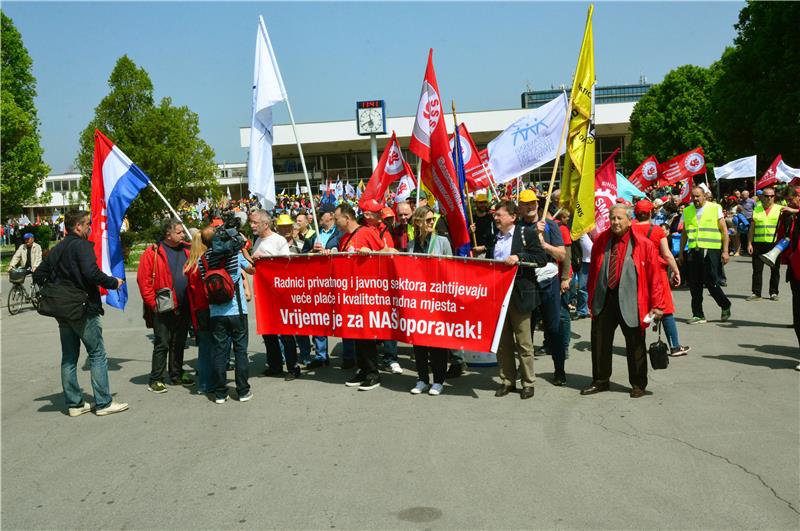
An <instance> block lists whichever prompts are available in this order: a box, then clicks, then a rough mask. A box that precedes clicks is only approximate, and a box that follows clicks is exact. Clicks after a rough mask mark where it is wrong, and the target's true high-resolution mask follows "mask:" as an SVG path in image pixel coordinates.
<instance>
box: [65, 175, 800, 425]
mask: <svg viewBox="0 0 800 531" xmlns="http://www.w3.org/2000/svg"><path fill="white" fill-rule="evenodd" d="M665 192H669V191H661V192H660V193H656V194H650V195H651V196H652V198H651V197H641V198H636V197H634V198H633V200H632V201H626V200H623V199H620V200H618V201H617V204H615V205H614V207H613V208H612V209H611V212H610V228H609V229H608V230H607V231H604V232H603V233H600V234H597V233H596V232H592V233H589V234H584V235H582V236H581V237H580V238H579V239H577V240H575V241H573V240H572V238H571V236H570V213H569V211H568V210H566V209H562V208H559V204H558V199H559V197H558V191H556V192H554V194H553V197H551V201H550V208H549V209H548V212H545V211H544V210H545V205H544V203H545V198H544V197H543V195H542V194H541V193H540V192H539V190H537V189H535V188H533V189H523V190H521V191H520V193H519V194H518V195H517V194H513V196H512V195H511V193H510V192H509V193H507V194H504V195H503V196H501V197H493V198H492V197H491V196H490V195H489V194H487V193H486V192H479V193H476V194H473V196H472V197H471V201H470V203H471V205H472V208H473V212H472V214H473V216H472V223H471V226H470V230H471V231H472V232H473V233H474V246H473V248H472V254H473V256H474V257H483V258H489V259H494V260H499V261H503V262H505V263H507V264H509V265H516V264H518V263H520V262H525V263H526V264H527V265H528V266H534V267H519V268H518V270H517V271H518V272H517V276H516V278H515V280H514V286H513V289H512V296H511V300H510V304H509V307H508V311H507V315H506V319H505V322H504V323H503V324H502V331H501V337H500V342H499V346H498V351H497V361H498V367H499V369H498V370H499V379H500V386H499V387H498V388H497V390H496V392H495V396H497V397H502V396H506V395H508V394H510V393H512V392H514V393H518V394H519V396H520V397H521V398H522V399H529V398H531V397H533V396H534V385H535V382H536V374H535V371H534V358H535V357H540V356H544V355H548V356H550V357H551V360H552V364H553V372H552V378H551V383H552V384H553V385H557V386H563V385H565V384H566V382H567V367H566V365H567V360H568V359H569V351H570V339H571V323H572V321H576V320H580V319H585V318H591V320H592V323H591V350H592V382H591V384H590V385H589V386H587V387H586V388H584V389H583V390H582V391H581V394H584V395H591V394H594V393H597V392H602V391H605V390H607V389H608V388H609V381H610V377H611V348H612V342H613V334H614V331H615V330H616V328H618V327H619V328H621V329H622V331H623V335H624V336H625V344H626V352H627V358H628V364H627V365H628V375H629V382H630V386H631V389H630V396H631V397H632V398H638V397H641V396H644V395H645V389H646V387H647V361H646V360H647V357H646V347H645V331H646V330H647V329H648V328H649V327H650V326H652V325H653V323H660V326H663V328H664V331H665V335H666V338H667V342H668V346H669V354H670V355H671V356H674V357H679V356H685V355H687V354H688V353H689V352H690V350H691V348H690V347H689V346H687V345H685V344H683V343H681V341H680V337H679V330H678V326H677V323H676V320H675V313H676V309H675V305H674V302H673V297H672V294H671V290H672V289H676V288H678V287H680V286H687V287H688V288H689V290H690V293H691V301H692V302H691V312H692V317H691V319H689V320H688V323H689V324H691V325H701V324H703V323H706V322H707V318H706V315H705V313H704V304H703V294H704V292H706V291H707V292H708V293H709V294H710V295H711V297H712V298H713V300H714V302H715V303H716V304H717V306H719V309H720V314H719V319H720V320H721V321H727V320H728V319H729V318H730V317H731V315H732V303H731V301H730V299H729V298H728V297H727V296H726V295H725V293H724V290H723V288H724V287H725V286H726V277H725V264H727V263H728V260H729V257H730V256H731V255H736V254H748V255H751V256H752V260H753V262H752V263H753V278H752V281H753V282H752V294H751V295H750V297H748V299H747V300H748V301H756V300H758V299H761V298H762V295H764V294H762V276H763V273H764V271H763V269H764V263H763V262H762V260H761V259H760V257H761V256H762V255H764V254H766V253H768V252H769V251H770V250H771V249H772V247H773V246H774V243H775V241H777V240H780V239H781V238H784V237H786V238H789V239H790V248H789V250H788V251H787V252H786V253H785V254H784V263H788V264H789V267H787V274H786V277H787V281H789V282H790V283H791V286H792V291H793V294H794V295H795V297H794V304H793V315H794V327H795V332H796V333H797V336H798V341H799V342H800V293H797V292H798V290H800V250H799V249H798V236H800V223H795V219H796V217H797V212H798V207H800V195H798V191H797V190H795V189H794V188H792V187H784V188H783V189H782V190H781V194H780V195H781V197H778V193H777V192H776V189H775V188H774V187H766V188H764V189H763V190H759V193H758V194H757V199H756V200H754V199H752V198H751V197H750V195H749V193H748V192H746V191H744V192H738V191H737V192H734V193H732V194H731V195H730V196H727V197H725V198H723V199H722V200H721V201H714V198H713V196H712V194H711V192H710V190H708V188H707V187H706V186H705V185H699V186H695V187H693V188H692V190H691V191H690V195H689V197H688V199H689V200H688V201H685V200H682V197H686V194H680V195H679V194H673V193H665ZM316 199H317V200H319V203H316V206H317V208H316V214H317V218H318V219H317V221H318V230H319V233H317V229H315V228H314V223H313V221H314V220H313V219H312V214H311V211H312V210H311V208H310V207H311V205H310V199H309V198H308V197H307V196H301V197H297V196H287V195H281V196H279V197H278V202H277V205H276V207H275V208H274V209H272V210H270V211H266V210H262V209H260V205H258V204H257V202H256V201H255V200H252V199H246V200H241V201H227V204H226V205H224V208H223V209H222V211H221V210H220V209H219V208H217V209H214V208H208V205H207V204H206V205H203V204H202V203H201V202H198V204H197V205H183V207H182V209H181V210H182V211H183V214H184V215H187V216H188V217H193V218H194V219H197V220H199V221H200V223H201V225H202V228H200V229H192V240H191V243H188V242H186V241H185V237H184V226H183V224H182V223H181V222H180V221H179V220H177V219H175V218H169V219H167V220H166V221H165V222H164V223H163V225H162V230H161V237H160V238H159V241H158V242H157V243H156V244H154V245H151V246H149V247H148V248H147V250H146V251H145V253H144V254H143V255H142V257H141V259H140V265H139V270H138V286H139V289H140V291H141V295H142V298H143V301H144V304H145V307H146V310H147V311H146V314H148V316H149V326H151V327H152V328H153V333H154V337H155V339H154V345H153V354H152V367H151V373H150V377H149V382H148V389H149V390H150V391H152V392H153V393H156V394H161V393H165V392H166V391H167V390H168V387H167V384H171V385H194V386H195V387H196V391H197V393H198V394H208V395H212V397H213V399H214V400H215V401H216V402H217V403H220V404H222V403H225V402H226V401H227V400H228V396H229V392H228V387H227V386H228V380H227V371H234V381H235V387H236V396H237V398H238V400H240V401H242V402H245V401H248V400H250V399H251V398H252V396H253V393H252V391H251V388H250V384H249V375H250V372H251V371H250V369H251V367H250V363H249V360H248V358H247V344H248V340H249V330H248V325H247V311H248V310H247V308H248V304H247V303H248V302H249V301H250V300H251V298H252V289H251V286H250V281H249V279H248V275H252V274H253V273H254V267H253V266H254V263H255V262H256V261H257V260H260V259H263V258H267V257H273V256H287V255H291V254H303V253H324V254H327V253H336V252H359V253H406V252H411V253H421V254H428V255H434V256H449V255H452V254H454V247H453V245H452V242H451V241H450V238H449V231H448V224H447V219H446V217H445V216H443V215H441V214H440V213H439V212H438V209H437V208H436V204H435V201H433V198H431V197H428V196H427V195H425V193H424V192H422V195H421V197H420V198H419V200H418V199H417V198H416V197H415V196H412V197H411V198H410V199H409V200H407V201H398V202H392V201H387V202H386V203H378V202H376V201H374V200H373V201H368V202H366V203H365V204H362V205H361V207H360V208H359V206H358V202H357V201H356V200H355V198H343V199H342V200H341V201H339V202H338V203H336V204H332V202H326V201H324V200H323V199H324V198H322V197H317V198H316ZM234 218H235V219H237V220H238V221H234V222H233V225H234V226H237V225H239V226H244V223H245V221H246V223H247V224H249V227H250V229H251V231H252V240H247V241H243V242H242V245H243V248H241V250H236V251H233V252H232V251H230V249H228V250H226V249H223V248H222V247H220V246H218V244H217V243H215V238H218V237H219V234H220V230H221V228H220V226H221V225H225V226H226V227H227V226H229V224H230V221H229V220H230V219H234ZM71 219H73V220H74V217H73V218H71ZM224 220H228V221H224ZM222 228H224V227H222ZM234 232H235V231H234ZM239 237H242V238H243V239H244V237H243V236H242V235H240V236H239ZM780 266H781V262H780V261H777V263H776V265H775V266H774V267H769V266H767V268H768V269H770V271H769V275H770V281H769V288H768V290H769V291H768V293H767V294H766V296H764V297H763V298H767V299H770V300H778V297H779V293H778V291H779V268H780ZM221 271H224V272H225V273H226V275H227V278H228V279H229V281H230V282H231V284H232V287H231V288H230V289H229V291H230V293H229V294H228V295H229V296H228V297H225V296H220V293H222V292H223V291H224V290H223V287H221V286H216V287H215V285H214V282H213V280H212V279H213V277H215V276H220V274H221ZM98 281H106V282H110V281H111V280H110V279H108V278H106V279H100V278H99V277H98ZM210 286H211V287H210ZM217 288H219V289H217ZM536 330H539V331H540V332H541V335H539V336H538V337H536V336H537V334H536V333H535V332H536ZM190 333H191V334H193V335H194V338H195V341H196V343H197V346H198V360H197V365H196V367H197V370H196V374H190V373H189V372H188V371H186V370H185V368H184V350H185V347H186V342H187V335H188V334H190ZM62 339H63V337H62ZM262 339H263V341H264V344H265V350H266V354H267V356H266V359H267V363H266V367H264V368H263V369H261V373H262V374H263V375H264V376H269V377H282V378H284V379H285V380H287V381H292V380H295V379H297V378H299V377H301V375H302V374H304V371H316V370H325V367H327V366H329V365H330V363H331V352H330V350H329V342H328V338H327V337H309V336H305V335H300V334H298V335H294V336H287V335H280V336H277V335H276V336H263V338H262ZM535 339H538V343H539V344H540V345H541V347H540V348H539V349H536V350H535V349H534V346H533V345H534V340H535ZM65 352H66V350H65ZM65 356H66V354H65ZM69 356H70V357H71V356H72V351H71V350H70V352H69ZM413 358H414V361H415V365H416V367H415V368H416V372H417V383H416V385H415V386H414V387H413V388H412V389H411V390H410V391H411V393H412V394H422V393H427V394H429V395H434V396H435V395H439V394H441V393H442V392H444V390H445V387H444V384H445V381H446V380H452V379H455V378H457V377H459V376H460V375H462V374H463V373H464V371H465V370H466V364H465V361H464V358H463V353H461V352H459V351H458V350H448V349H442V348H434V347H430V346H427V345H413ZM340 366H341V368H342V369H345V370H351V369H355V373H354V374H353V375H352V377H351V378H348V380H347V381H346V385H347V386H350V387H357V388H358V389H359V390H362V391H368V390H371V389H374V388H376V387H378V386H380V384H381V378H382V376H381V372H385V373H389V374H401V373H402V372H403V369H402V367H401V366H400V363H399V360H398V356H397V343H396V342H393V341H373V340H354V339H343V340H342V353H341V365H340ZM798 370H800V365H798ZM430 373H432V378H431V374H430ZM518 382H519V387H518ZM70 385H72V384H71V383H70ZM65 386H66V384H65ZM65 392H66V387H65ZM102 396H105V395H102ZM72 407H74V408H78V409H76V411H75V413H76V414H80V413H82V412H85V407H86V406H85V405H83V404H77V405H74V406H72ZM70 414H73V411H72V409H71V410H70Z"/></svg>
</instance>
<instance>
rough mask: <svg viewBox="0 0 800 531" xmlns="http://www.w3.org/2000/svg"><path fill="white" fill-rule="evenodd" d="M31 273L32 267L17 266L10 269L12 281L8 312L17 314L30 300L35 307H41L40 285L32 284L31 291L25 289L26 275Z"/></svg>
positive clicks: (9, 275) (9, 274)
mask: <svg viewBox="0 0 800 531" xmlns="http://www.w3.org/2000/svg"><path fill="white" fill-rule="evenodd" d="M30 274H31V271H30V269H23V268H19V267H16V268H14V269H12V270H11V271H9V273H8V277H9V280H10V281H11V284H12V286H11V290H10V291H9V292H8V313H10V314H11V315H16V314H18V313H19V311H20V310H21V309H22V305H23V304H24V303H26V302H29V303H31V304H32V305H33V308H34V309H36V310H38V309H39V287H38V286H37V285H36V284H31V289H30V292H29V291H28V290H27V289H25V277H27V276H28V275H30Z"/></svg>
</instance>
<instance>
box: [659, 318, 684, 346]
mask: <svg viewBox="0 0 800 531" xmlns="http://www.w3.org/2000/svg"><path fill="white" fill-rule="evenodd" d="M661 323H662V326H663V327H664V335H666V336H667V342H668V343H669V346H670V347H671V348H677V347H679V346H681V340H680V339H679V338H678V326H677V325H676V324H675V316H674V315H673V314H668V315H665V316H664V317H662V318H661Z"/></svg>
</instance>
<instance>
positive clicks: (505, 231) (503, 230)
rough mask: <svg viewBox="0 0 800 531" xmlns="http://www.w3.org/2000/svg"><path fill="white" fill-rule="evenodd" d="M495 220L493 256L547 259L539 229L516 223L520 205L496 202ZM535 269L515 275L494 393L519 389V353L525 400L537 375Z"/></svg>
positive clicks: (507, 259)
mask: <svg viewBox="0 0 800 531" xmlns="http://www.w3.org/2000/svg"><path fill="white" fill-rule="evenodd" d="M494 222H495V226H496V227H497V236H496V240H495V243H494V246H493V256H492V258H494V259H495V260H502V261H503V262H505V263H506V264H508V265H517V264H519V263H520V262H532V263H534V264H537V266H541V265H544V264H545V263H546V262H547V255H546V254H545V252H544V249H543V248H542V243H541V240H540V239H539V236H538V234H537V233H536V229H535V228H534V227H531V226H527V227H526V226H524V225H522V224H517V205H515V204H514V202H513V201H502V202H501V203H500V204H499V205H498V206H497V209H496V210H495V213H494ZM534 271H535V270H534V269H532V268H530V267H520V268H518V269H517V275H516V277H515V279H514V287H513V288H512V291H511V300H510V301H509V304H508V310H507V312H506V319H505V322H504V323H503V329H502V331H501V333H500V343H499V345H498V348H497V362H498V364H499V365H500V387H499V388H498V389H497V391H496V392H495V394H494V396H497V397H501V396H505V395H507V394H508V393H510V392H512V391H515V390H516V381H517V362H516V359H515V358H516V357H517V356H519V371H520V372H521V373H522V374H521V380H522V389H521V390H520V398H522V399H523V400H525V399H528V398H531V397H533V394H534V388H533V384H534V381H535V379H536V376H535V374H534V372H533V341H532V340H531V312H532V311H533V310H534V309H535V308H536V305H537V303H538V300H539V298H538V296H537V295H538V294H537V290H536V277H535V273H534Z"/></svg>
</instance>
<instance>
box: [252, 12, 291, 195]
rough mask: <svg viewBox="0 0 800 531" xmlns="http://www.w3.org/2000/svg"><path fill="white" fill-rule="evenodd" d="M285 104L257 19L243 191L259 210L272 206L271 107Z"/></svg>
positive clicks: (264, 33) (264, 29)
mask: <svg viewBox="0 0 800 531" xmlns="http://www.w3.org/2000/svg"><path fill="white" fill-rule="evenodd" d="M281 101H286V89H285V88H284V86H283V78H282V77H281V71H280V69H279V68H278V61H277V59H275V53H274V52H273V51H272V43H271V42H270V40H269V34H268V33H267V27H266V26H265V25H264V19H263V18H261V17H259V24H258V35H257V36H256V59H255V65H254V68H253V118H252V121H251V123H250V157H249V160H248V163H247V183H248V185H247V187H248V189H249V190H250V193H251V194H252V195H254V196H256V198H258V200H259V202H260V203H261V206H262V207H263V208H266V209H271V208H273V207H274V206H275V172H274V170H273V168H272V142H273V138H272V106H273V105H275V104H276V103H278V102H281Z"/></svg>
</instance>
